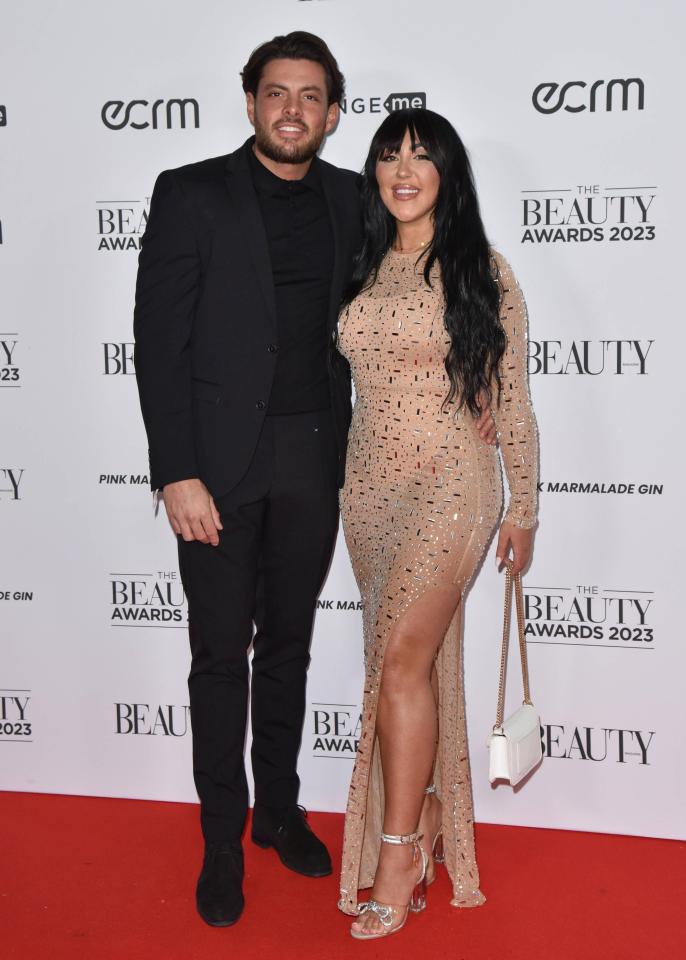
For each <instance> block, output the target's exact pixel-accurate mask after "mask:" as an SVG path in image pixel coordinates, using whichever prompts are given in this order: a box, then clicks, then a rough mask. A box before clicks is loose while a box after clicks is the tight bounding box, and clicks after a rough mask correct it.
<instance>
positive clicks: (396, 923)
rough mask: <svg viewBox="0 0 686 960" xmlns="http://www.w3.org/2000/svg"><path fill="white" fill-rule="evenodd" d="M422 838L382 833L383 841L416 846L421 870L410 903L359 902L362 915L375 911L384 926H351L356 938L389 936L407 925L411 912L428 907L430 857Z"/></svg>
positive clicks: (375, 938)
mask: <svg viewBox="0 0 686 960" xmlns="http://www.w3.org/2000/svg"><path fill="white" fill-rule="evenodd" d="M421 839H422V837H421V834H419V833H408V834H405V835H404V836H397V835H395V834H390V833H382V834H381V841H382V843H390V844H393V845H394V846H401V845H402V846H404V845H405V844H410V843H411V844H412V845H413V846H414V861H415V862H416V861H417V860H418V859H421V864H422V868H421V872H420V874H419V877H418V879H417V882H416V883H415V885H414V889H413V890H412V896H411V897H410V901H409V903H406V904H404V905H398V904H394V903H379V901H378V900H367V902H366V903H361V904H359V906H358V908H357V912H358V914H359V915H360V916H362V914H364V913H373V914H374V916H375V917H376V918H377V920H378V921H379V923H380V924H381V926H382V930H381V931H380V932H379V933H361V932H359V931H357V930H354V929H353V928H352V927H351V928H350V933H351V935H352V936H353V937H354V938H355V939H356V940H378V939H379V938H380V937H387V936H389V935H390V934H391V933H397V932H398V930H402V928H403V927H404V926H405V921H406V920H407V917H408V914H409V913H419V911H420V910H424V908H425V907H426V868H427V866H428V863H429V858H428V857H427V855H426V853H425V852H424V851H423V850H422V848H421V846H420V845H419V841H420V840H421Z"/></svg>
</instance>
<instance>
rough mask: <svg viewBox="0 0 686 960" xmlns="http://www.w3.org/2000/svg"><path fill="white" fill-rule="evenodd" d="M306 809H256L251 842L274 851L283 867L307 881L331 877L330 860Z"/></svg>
mask: <svg viewBox="0 0 686 960" xmlns="http://www.w3.org/2000/svg"><path fill="white" fill-rule="evenodd" d="M306 817H307V811H306V810H305V808H304V807H301V806H294V807H289V808H288V809H287V810H286V811H283V812H281V811H276V810H272V809H270V808H269V807H257V806H256V807H255V809H254V810H253V818H252V841H253V843H256V844H257V846H258V847H274V849H275V850H276V852H277V853H278V855H279V857H280V858H281V863H283V865H284V866H285V867H288V869H289V870H294V871H295V872H296V873H301V874H302V875H303V876H304V877H328V876H329V874H330V873H331V857H330V856H329V851H328V850H327V849H326V847H325V846H324V844H323V843H322V842H321V840H319V839H318V838H317V837H315V835H314V834H313V833H312V830H311V829H310V827H309V825H308V823H307V820H306Z"/></svg>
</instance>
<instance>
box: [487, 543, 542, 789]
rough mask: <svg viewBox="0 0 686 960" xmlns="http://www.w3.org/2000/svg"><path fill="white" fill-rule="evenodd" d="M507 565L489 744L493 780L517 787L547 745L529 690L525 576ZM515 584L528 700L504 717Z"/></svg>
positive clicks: (523, 671) (518, 628)
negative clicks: (542, 739)
mask: <svg viewBox="0 0 686 960" xmlns="http://www.w3.org/2000/svg"><path fill="white" fill-rule="evenodd" d="M505 564H506V570H505V614H504V616H503V649H502V655H501V658H500V685H499V687H498V707H497V710H496V718H495V726H494V727H493V733H492V734H491V735H490V736H489V738H488V740H487V741H486V744H487V746H488V751H489V769H488V778H489V780H490V781H491V783H494V781H496V780H508V781H509V782H510V785H511V786H513V787H514V786H515V785H516V784H518V783H519V781H520V780H523V779H524V777H525V776H526V775H527V774H528V773H530V772H531V771H532V770H533V769H534V768H535V767H536V766H538V764H539V763H540V762H541V760H542V759H543V745H542V743H541V731H540V720H539V716H538V712H537V710H536V708H535V707H534V705H533V704H532V702H531V693H530V690H529V666H528V663H527V658H526V639H525V637H524V597H523V595H522V576H521V574H520V573H518V574H516V576H514V577H513V576H512V561H510V560H506V561H505ZM513 586H514V594H515V606H516V609H517V635H518V637H519V654H520V658H521V661H522V682H523V685H524V702H523V704H522V706H521V707H520V708H519V709H518V710H515V712H514V713H512V714H510V716H509V717H508V718H507V719H506V720H503V712H504V709H505V676H506V673H507V653H508V648H509V642H510V610H511V607H512V589H513Z"/></svg>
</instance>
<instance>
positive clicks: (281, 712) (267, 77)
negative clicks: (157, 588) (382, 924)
mask: <svg viewBox="0 0 686 960" xmlns="http://www.w3.org/2000/svg"><path fill="white" fill-rule="evenodd" d="M242 78H243V89H244V91H245V93H246V101H247V112H248V117H249V120H250V122H251V124H252V125H253V127H254V129H255V136H254V138H251V139H249V140H248V141H246V143H245V144H244V145H243V146H242V147H241V148H239V149H238V150H237V151H236V152H235V153H232V154H229V155H228V156H223V157H218V158H215V159H212V160H206V161H203V162H201V163H196V164H192V165H190V166H186V167H181V168H180V169H177V170H168V171H165V172H164V173H162V174H161V175H160V177H159V178H158V180H157V183H156V184H155V189H154V192H153V196H152V202H151V206H150V217H149V221H148V227H147V230H146V233H145V236H144V238H143V244H142V250H141V255H140V261H139V273H138V283H137V288H136V308H135V317H134V331H135V338H136V349H135V363H136V374H137V378H138V387H139V392H140V399H141V408H142V411H143V417H144V420H145V426H146V430H147V434H148V442H149V448H150V479H151V484H152V487H153V489H160V490H162V496H163V499H164V504H165V507H166V510H167V514H168V517H169V521H170V523H171V526H172V528H173V530H174V532H175V533H176V534H177V537H178V546H179V565H180V571H181V576H182V579H183V584H184V588H185V591H186V595H187V597H188V614H189V633H190V643H191V652H192V663H191V672H190V677H189V690H190V709H191V721H192V729H193V767H194V777H195V784H196V787H197V790H198V794H199V797H200V804H201V824H202V830H203V835H204V838H205V857H204V862H203V868H202V872H201V874H200V878H199V881H198V886H197V897H196V899H197V907H198V911H199V913H200V915H201V916H202V918H203V919H204V920H205V921H206V922H207V923H209V924H212V925H214V926H228V925H230V924H232V923H234V922H235V921H236V920H237V919H238V918H239V916H240V914H241V911H242V909H243V893H242V878H243V853H242V847H241V834H242V832H243V828H244V824H245V818H246V813H247V808H248V789H247V781H246V775H245V767H244V759H243V749H244V741H245V731H246V717H247V704H248V691H249V687H250V694H251V715H252V736H253V740H252V750H251V758H252V768H253V775H254V781H255V806H254V812H253V823H252V839H253V841H254V842H255V843H257V844H258V845H260V846H264V847H268V846H271V847H274V848H275V849H276V851H277V853H278V855H279V856H280V858H281V860H282V862H283V863H284V864H285V865H286V866H287V867H289V868H290V869H292V870H295V871H296V872H298V873H301V874H304V875H306V876H311V877H322V876H326V875H327V874H329V873H330V872H331V861H330V858H329V854H328V852H327V850H326V848H325V846H324V844H323V843H321V841H320V840H319V839H318V838H317V837H316V836H315V835H314V833H313V832H312V831H311V830H310V828H309V826H308V824H307V822H306V819H305V813H304V811H303V809H302V807H299V806H298V803H297V800H298V789H299V780H298V776H297V772H296V765H297V756H298V751H299V747H300V739H301V734H302V724H303V719H304V711H305V681H306V672H307V666H308V663H309V643H310V635H311V630H312V622H313V618H314V611H315V607H316V598H317V595H318V593H319V591H320V589H321V586H322V583H323V580H324V576H325V573H326V570H327V567H328V564H329V561H330V557H331V552H332V549H333V545H334V539H335V534H336V527H337V489H338V487H339V486H340V485H341V483H342V480H343V471H344V464H345V444H346V436H347V430H348V426H349V421H350V376H349V369H348V366H347V363H346V362H345V360H344V359H343V358H342V357H341V356H340V355H339V354H338V353H337V352H336V351H335V347H334V337H335V330H336V321H337V314H338V304H339V303H340V300H341V294H342V292H343V290H344V288H345V285H346V283H347V281H348V279H349V275H350V271H351V267H352V259H353V255H354V253H355V251H356V249H357V247H358V244H359V242H360V215H359V197H358V186H357V175H356V174H354V173H352V172H350V171H347V170H339V169H337V168H335V167H333V166H331V165H330V164H328V163H325V162H324V161H322V160H320V159H319V158H318V157H317V151H318V149H319V147H320V146H321V143H322V141H323V139H324V137H325V136H326V134H328V133H329V132H330V131H332V130H333V129H334V127H335V126H336V123H337V121H338V119H339V105H340V102H341V100H342V97H343V91H344V80H343V77H342V75H341V73H340V71H339V69H338V65H337V63H336V60H335V59H334V57H333V56H332V54H331V52H330V51H329V49H328V47H327V46H326V44H325V43H324V42H323V41H322V40H320V39H319V38H318V37H315V36H313V35H312V34H308V33H303V32H296V33H291V34H289V35H288V36H285V37H275V38H274V39H273V40H271V41H269V42H268V43H265V44H263V45H262V46H260V47H258V48H257V49H256V50H255V51H254V52H253V54H252V55H251V57H250V59H249V61H248V63H247V64H246V66H245V68H244V70H243V73H242ZM253 625H254V628H255V633H254V637H253ZM251 642H252V644H253V654H254V656H253V667H252V684H251V686H250V681H249V676H248V659H247V655H248V648H249V647H250V644H251Z"/></svg>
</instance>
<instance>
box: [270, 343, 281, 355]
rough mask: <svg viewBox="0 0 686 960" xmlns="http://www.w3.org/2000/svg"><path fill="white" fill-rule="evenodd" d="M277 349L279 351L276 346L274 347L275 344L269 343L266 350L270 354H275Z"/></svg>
mask: <svg viewBox="0 0 686 960" xmlns="http://www.w3.org/2000/svg"><path fill="white" fill-rule="evenodd" d="M278 349H279V348H278V347H277V345H276V344H275V343H270V344H269V345H268V346H267V350H269V352H270V353H276V351H277V350H278Z"/></svg>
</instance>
